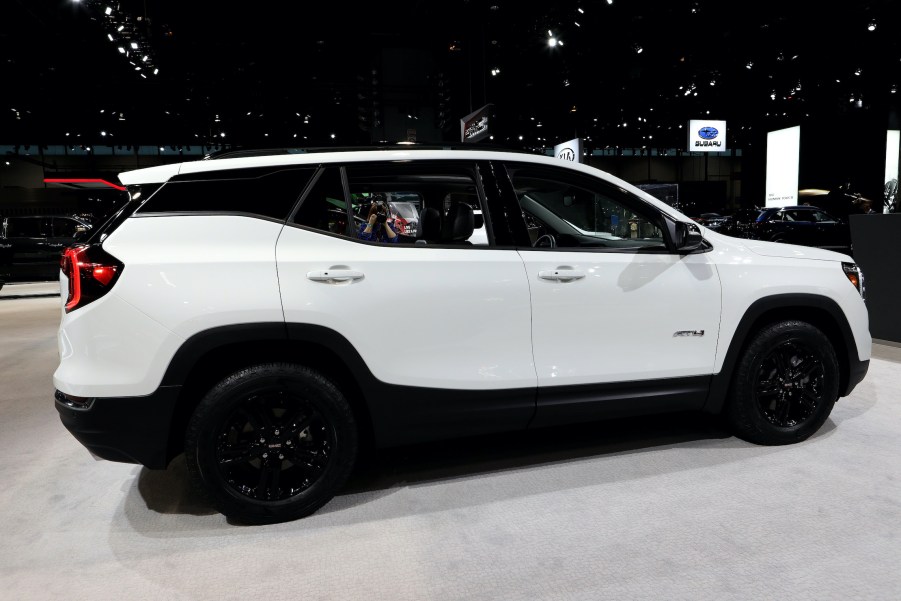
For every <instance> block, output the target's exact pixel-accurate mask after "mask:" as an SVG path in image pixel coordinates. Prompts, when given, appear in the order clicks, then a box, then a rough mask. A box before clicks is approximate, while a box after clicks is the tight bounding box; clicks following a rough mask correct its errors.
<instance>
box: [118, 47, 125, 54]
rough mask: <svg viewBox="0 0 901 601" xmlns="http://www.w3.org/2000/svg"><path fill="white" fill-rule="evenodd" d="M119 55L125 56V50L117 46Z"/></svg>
mask: <svg viewBox="0 0 901 601" xmlns="http://www.w3.org/2000/svg"><path fill="white" fill-rule="evenodd" d="M119 53H120V54H125V48H123V47H122V46H119Z"/></svg>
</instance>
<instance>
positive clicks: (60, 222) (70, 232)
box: [53, 217, 86, 238]
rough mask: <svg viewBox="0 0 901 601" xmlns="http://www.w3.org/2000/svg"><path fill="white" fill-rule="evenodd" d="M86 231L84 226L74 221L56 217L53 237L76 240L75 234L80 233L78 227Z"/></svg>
mask: <svg viewBox="0 0 901 601" xmlns="http://www.w3.org/2000/svg"><path fill="white" fill-rule="evenodd" d="M80 225H81V227H82V228H83V229H82V231H84V229H86V228H85V227H84V225H82V224H80V223H79V222H77V221H75V220H74V219H66V218H64V217H54V218H53V235H54V236H57V237H60V238H74V237H75V234H77V233H78V226H80Z"/></svg>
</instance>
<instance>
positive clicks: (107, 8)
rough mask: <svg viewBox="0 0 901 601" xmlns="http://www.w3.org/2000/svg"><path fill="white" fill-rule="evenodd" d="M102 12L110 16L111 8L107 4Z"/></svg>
mask: <svg viewBox="0 0 901 601" xmlns="http://www.w3.org/2000/svg"><path fill="white" fill-rule="evenodd" d="M103 13H104V14H105V15H106V16H110V15H111V14H113V9H111V8H110V7H109V6H107V7H106V10H105V11H103Z"/></svg>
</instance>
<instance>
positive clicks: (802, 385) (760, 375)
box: [724, 320, 839, 445]
mask: <svg viewBox="0 0 901 601" xmlns="http://www.w3.org/2000/svg"><path fill="white" fill-rule="evenodd" d="M838 380H839V366H838V359H837V358H836V354H835V350H834V348H833V346H832V343H831V342H830V341H829V338H827V337H826V335H825V334H823V332H821V331H820V330H819V329H817V328H816V327H814V326H812V325H811V324H809V323H806V322H803V321H795V320H790V321H782V322H778V323H774V324H770V325H768V326H766V327H765V328H764V329H762V330H761V331H760V332H758V333H757V334H756V335H755V336H754V337H753V338H752V339H751V341H750V343H749V344H748V346H747V348H746V349H745V350H744V352H743V354H742V356H741V357H740V359H739V363H738V366H737V368H736V371H735V374H734V376H733V378H732V385H731V389H730V398H729V400H728V402H727V405H726V407H725V411H724V416H725V418H726V421H727V422H728V423H729V425H730V426H731V427H732V430H733V431H734V432H735V434H736V436H738V437H740V438H743V439H744V440H747V441H749V442H754V443H757V444H766V445H778V444H790V443H794V442H800V441H802V440H805V439H807V438H808V437H810V436H811V435H812V434H813V433H815V432H816V431H817V430H819V428H820V426H822V425H823V423H824V422H825V421H826V419H827V418H828V417H829V413H830V412H831V411H832V407H833V406H834V405H835V401H836V400H837V399H838V387H839V382H838Z"/></svg>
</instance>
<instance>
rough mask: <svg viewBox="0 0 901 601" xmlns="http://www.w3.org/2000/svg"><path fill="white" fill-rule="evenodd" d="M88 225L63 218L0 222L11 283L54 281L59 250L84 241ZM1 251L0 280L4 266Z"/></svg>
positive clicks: (0, 239) (1, 243)
mask: <svg viewBox="0 0 901 601" xmlns="http://www.w3.org/2000/svg"><path fill="white" fill-rule="evenodd" d="M90 229H91V225H90V224H89V223H87V222H86V221H84V220H82V219H79V218H78V217H72V216H66V215H27V216H15V217H4V218H2V219H0V246H5V247H9V248H8V249H7V250H6V253H7V254H8V255H9V257H8V267H7V268H6V270H7V271H8V273H9V277H8V278H7V281H12V280H19V281H22V280H53V279H56V278H57V277H58V274H59V260H60V255H61V254H62V251H63V250H64V249H65V248H66V247H67V246H69V245H71V244H73V243H75V242H77V241H79V240H81V239H82V238H84V237H85V236H86V235H87V233H88V232H89V231H90ZM3 254H4V251H3V249H2V248H0V279H2V272H3V271H4V267H3V265H2V263H3V261H2V255H3Z"/></svg>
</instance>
